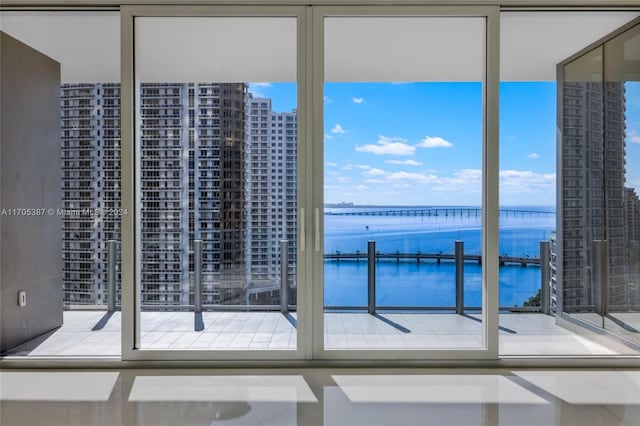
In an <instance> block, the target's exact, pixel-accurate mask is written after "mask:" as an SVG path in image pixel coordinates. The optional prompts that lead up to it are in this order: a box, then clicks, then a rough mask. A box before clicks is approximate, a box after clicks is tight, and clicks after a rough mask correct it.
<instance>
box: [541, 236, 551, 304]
mask: <svg viewBox="0 0 640 426" xmlns="http://www.w3.org/2000/svg"><path fill="white" fill-rule="evenodd" d="M550 257H551V242H550V241H540V306H541V309H542V313H543V314H547V315H548V314H549V313H550V312H551V282H550V281H551V266H550V265H549V259H550Z"/></svg>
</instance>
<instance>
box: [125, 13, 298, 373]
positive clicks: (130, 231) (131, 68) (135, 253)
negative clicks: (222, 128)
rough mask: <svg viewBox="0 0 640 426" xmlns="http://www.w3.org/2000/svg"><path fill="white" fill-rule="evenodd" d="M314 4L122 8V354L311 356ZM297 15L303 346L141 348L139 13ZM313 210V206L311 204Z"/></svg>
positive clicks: (222, 357)
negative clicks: (310, 160) (309, 45)
mask: <svg viewBox="0 0 640 426" xmlns="http://www.w3.org/2000/svg"><path fill="white" fill-rule="evenodd" d="M309 15H310V11H309V8H305V7H301V6H291V7H289V6H259V7H255V6H123V7H122V8H121V19H122V21H121V22H122V25H121V38H122V40H121V43H122V48H121V49H122V50H121V67H122V70H121V73H122V74H121V81H122V86H121V100H122V102H121V108H122V110H121V111H122V112H121V127H122V132H121V133H122V208H123V209H126V211H128V212H129V214H128V215H126V216H123V218H122V359H123V360H127V361H133V360H136V361H138V360H158V361H162V360H172V361H173V360H179V361H218V360H237V361H247V360H263V361H267V360H300V359H305V358H309V357H310V348H311V341H310V335H311V330H310V294H309V293H310V289H309V287H308V285H309V282H310V281H309V275H310V274H309V273H308V272H307V269H308V268H307V264H308V262H307V257H308V254H307V253H308V250H307V251H305V248H304V243H302V242H303V241H304V240H305V233H306V230H305V229H303V227H304V224H305V223H307V224H310V223H311V220H309V219H310V218H306V217H305V216H304V215H305V209H304V206H305V203H306V202H307V194H310V192H311V191H309V188H308V185H309V184H310V182H309V179H308V174H305V173H301V172H302V171H305V170H307V169H310V167H305V165H306V162H307V161H308V158H309V152H310V149H308V148H307V145H308V144H309V142H308V141H309V138H308V135H309V134H310V132H309V130H308V128H309V127H310V126H309V108H308V107H307V104H306V103H305V102H307V99H306V98H308V96H307V97H306V98H305V96H303V93H304V91H305V90H306V88H307V87H308V85H309V77H310V76H309V67H308V66H307V62H308V60H309V50H308V48H307V45H306V44H305V43H308V40H309V39H310V37H309V34H308V33H309V31H308V25H307V22H308V20H309V19H308V16H309ZM192 16H193V17H292V18H295V19H296V22H297V48H296V50H297V70H296V71H297V93H298V97H297V101H298V105H297V108H298V170H299V172H298V189H297V195H298V206H297V208H298V241H300V242H301V244H300V245H299V248H298V264H297V271H298V274H297V282H298V301H297V305H298V308H297V327H296V330H297V348H296V349H295V350H264V349H260V350H254V349H247V350H227V349H223V350H200V349H194V350H182V349H181V350H170V349H162V350H155V349H153V350H150V349H143V348H141V336H140V299H139V284H138V281H139V279H140V264H139V250H140V230H139V228H138V221H139V214H138V211H137V207H138V205H137V200H138V199H139V197H138V195H137V193H138V191H139V188H140V178H139V173H138V172H139V170H138V169H137V163H138V147H137V142H136V134H135V127H136V125H135V123H136V117H135V114H136V105H135V88H136V83H137V81H136V73H135V57H134V49H135V40H134V34H135V32H134V25H135V19H136V18H137V17H192ZM306 211H307V214H308V212H310V209H306Z"/></svg>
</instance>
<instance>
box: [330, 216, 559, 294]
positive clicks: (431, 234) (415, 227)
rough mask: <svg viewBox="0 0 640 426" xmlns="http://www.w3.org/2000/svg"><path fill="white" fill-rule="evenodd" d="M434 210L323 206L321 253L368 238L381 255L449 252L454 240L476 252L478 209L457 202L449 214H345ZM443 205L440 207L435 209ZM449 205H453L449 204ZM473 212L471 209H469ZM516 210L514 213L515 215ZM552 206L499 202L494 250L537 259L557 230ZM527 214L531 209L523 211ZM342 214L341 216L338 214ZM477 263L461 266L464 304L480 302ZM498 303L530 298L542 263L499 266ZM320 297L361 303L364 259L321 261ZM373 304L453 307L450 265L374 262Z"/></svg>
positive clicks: (359, 246) (344, 249)
mask: <svg viewBox="0 0 640 426" xmlns="http://www.w3.org/2000/svg"><path fill="white" fill-rule="evenodd" d="M429 208H431V209H435V208H436V207H388V206H385V207H353V208H352V207H349V208H326V209H325V217H324V221H325V222H324V226H325V254H330V253H343V254H345V253H356V252H358V251H359V252H360V253H366V252H367V242H368V241H375V242H376V251H377V252H380V253H396V252H399V253H412V254H415V253H418V252H420V253H443V254H453V253H454V245H455V241H456V240H461V241H463V242H464V252H465V254H478V255H479V254H481V251H482V227H481V225H482V224H481V216H482V215H481V213H480V212H478V213H477V214H476V213H475V210H469V211H466V210H465V209H467V208H468V207H457V208H458V209H462V210H461V212H462V214H460V210H458V211H457V214H456V216H453V215H452V214H451V213H449V214H448V215H446V216H445V215H443V214H442V211H441V210H440V214H439V215H438V216H437V217H436V216H433V215H432V216H430V217H429V216H405V215H379V216H378V215H376V216H367V215H363V216H348V215H343V214H344V213H348V212H360V213H362V212H388V211H397V210H419V209H429ZM437 208H438V209H443V208H444V207H437ZM447 208H449V209H453V208H456V207H451V206H448V207H447ZM471 209H473V207H471ZM514 210H517V212H514ZM553 211H554V208H553V207H523V206H518V207H506V206H505V207H501V214H500V241H499V253H500V255H504V256H514V257H532V258H538V257H539V249H540V241H541V240H548V239H549V238H550V235H551V233H552V232H553V231H554V230H555V227H556V218H555V215H547V214H537V212H553ZM524 212H531V213H524ZM341 213H342V214H341ZM481 274H482V266H481V265H479V264H478V263H476V262H470V261H467V262H465V265H464V299H465V306H469V307H472V306H476V307H479V306H480V305H481V299H482V285H481V282H482V281H481ZM499 281H500V287H499V288H500V306H501V307H513V306H522V304H523V303H524V302H525V301H526V300H527V299H529V298H530V297H532V296H534V295H535V294H536V293H537V291H538V289H540V267H539V266H532V265H529V266H527V267H522V266H520V265H505V266H501V267H500V272H499ZM324 282H325V286H324V298H325V305H326V306H366V305H367V262H366V260H360V261H355V260H340V261H336V260H329V259H325V262H324ZM376 304H377V305H378V306H406V307H417V306H429V307H453V306H455V264H454V262H453V261H450V260H443V261H441V263H440V264H437V263H436V261H435V260H421V261H420V262H419V263H418V262H417V261H416V259H410V260H409V259H407V260H400V261H399V262H397V261H396V260H395V259H387V260H378V262H377V263H376Z"/></svg>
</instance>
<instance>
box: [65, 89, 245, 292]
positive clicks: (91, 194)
mask: <svg viewBox="0 0 640 426" xmlns="http://www.w3.org/2000/svg"><path fill="white" fill-rule="evenodd" d="M245 95H246V85H245V84H244V83H225V84H215V83H213V84H185V83H176V84H172V83H170V84H143V85H141V87H140V113H139V117H138V119H137V121H138V123H137V129H138V134H139V140H140V160H139V167H140V192H139V197H140V202H141V210H140V215H141V217H140V223H141V251H142V253H141V273H142V277H141V283H142V303H143V304H146V305H148V304H156V305H181V304H190V303H193V291H192V288H193V255H192V253H191V252H192V242H193V240H194V239H199V240H202V241H203V253H202V264H203V265H202V272H203V273H202V276H203V302H204V303H215V304H217V303H244V301H245V299H246V257H247V254H246V251H245V242H246V229H245V226H246V218H245V202H246V201H245V200H246V196H245V183H246V175H245V167H246V158H245V148H246V134H245V133H246V118H245ZM119 102H120V90H119V85H117V84H72V85H64V86H63V87H62V168H63V172H64V173H63V206H64V207H65V209H67V211H69V212H73V211H75V210H79V209H84V210H85V213H86V211H87V210H88V211H90V214H77V215H76V214H71V215H66V216H65V220H64V245H63V257H64V271H65V276H64V297H65V302H66V303H67V304H104V303H105V299H106V288H105V284H106V248H105V242H106V241H107V240H108V239H115V240H120V228H119V227H120V216H119V215H118V214H110V210H109V209H118V208H119V207H120V188H119V182H120V133H119V132H120V130H119V129H120V123H119V117H120V104H119ZM80 213H82V210H80Z"/></svg>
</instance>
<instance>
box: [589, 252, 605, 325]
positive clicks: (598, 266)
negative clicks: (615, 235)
mask: <svg viewBox="0 0 640 426" xmlns="http://www.w3.org/2000/svg"><path fill="white" fill-rule="evenodd" d="M591 259H592V262H593V264H592V267H591V273H592V274H593V278H592V280H593V293H594V302H595V303H594V304H595V307H596V313H598V314H599V315H601V316H602V317H603V318H604V316H605V315H607V313H608V311H609V306H608V304H609V285H608V284H609V243H608V241H607V240H593V243H592V245H591Z"/></svg>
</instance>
